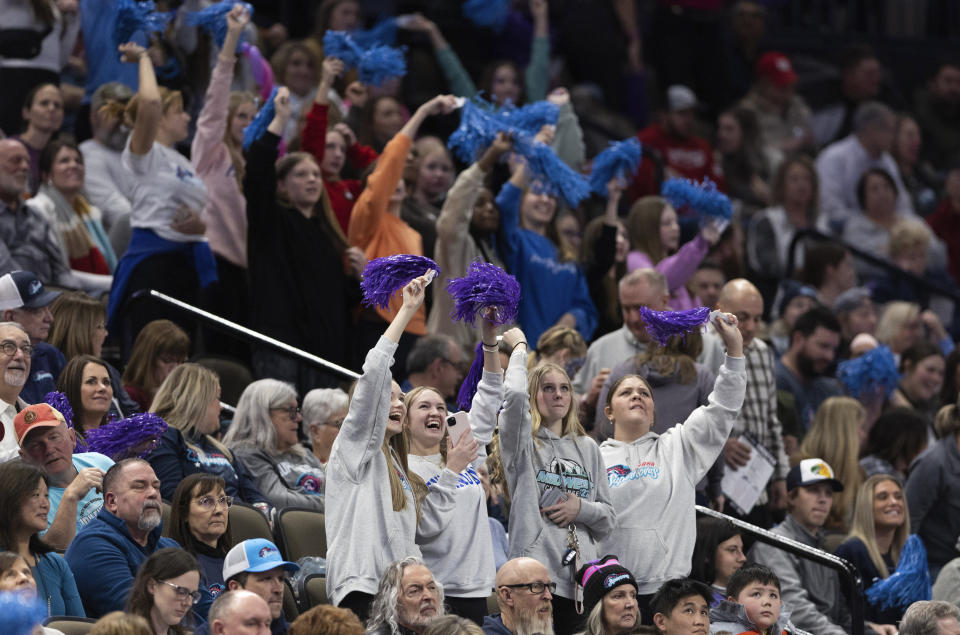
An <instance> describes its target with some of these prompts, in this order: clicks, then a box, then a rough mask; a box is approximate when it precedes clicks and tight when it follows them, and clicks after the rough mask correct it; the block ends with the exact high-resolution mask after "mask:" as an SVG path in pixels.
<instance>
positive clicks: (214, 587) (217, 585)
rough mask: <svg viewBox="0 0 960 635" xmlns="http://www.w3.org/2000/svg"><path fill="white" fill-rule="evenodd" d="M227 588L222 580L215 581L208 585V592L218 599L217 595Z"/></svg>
mask: <svg viewBox="0 0 960 635" xmlns="http://www.w3.org/2000/svg"><path fill="white" fill-rule="evenodd" d="M226 590H227V587H226V586H224V585H223V583H222V582H214V583H213V584H211V585H209V586H208V587H207V593H209V594H210V596H211V597H212V598H213V599H217V596H219V595H220V594H221V593H223V592H224V591H226Z"/></svg>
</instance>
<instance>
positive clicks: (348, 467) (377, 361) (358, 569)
mask: <svg viewBox="0 0 960 635" xmlns="http://www.w3.org/2000/svg"><path fill="white" fill-rule="evenodd" d="M396 349H397V344H396V343H395V342H393V341H391V340H389V339H387V338H385V337H381V338H380V341H379V342H377V345H376V346H375V347H374V348H372V349H370V352H369V353H367V359H366V360H365V361H364V363H363V375H362V376H361V377H360V379H359V380H358V381H357V386H356V389H355V390H354V392H353V398H352V399H351V400H350V409H349V410H348V411H347V417H346V419H344V421H343V425H342V426H341V427H340V434H338V435H337V439H336V440H335V441H334V442H333V447H332V448H331V450H330V460H329V461H328V462H327V467H326V475H327V482H326V492H325V494H324V497H325V501H326V529H327V595H328V596H329V598H330V601H331V603H333V604H334V605H336V604H339V603H340V600H342V599H343V598H344V597H345V596H346V595H347V594H349V593H351V592H353V591H361V592H363V593H369V594H371V595H373V594H375V593H376V592H377V585H378V584H379V582H380V576H381V574H382V573H383V572H384V571H385V570H386V568H387V566H388V565H389V564H390V563H391V562H393V561H394V560H400V559H402V558H405V557H407V556H417V557H420V548H419V547H417V545H416V543H415V542H414V541H415V538H416V536H417V535H418V534H419V533H420V532H422V533H423V534H424V535H425V536H430V535H435V534H436V533H437V532H438V531H439V529H438V527H437V526H436V525H435V524H432V523H431V522H430V521H429V520H428V518H430V519H435V518H437V517H440V516H442V513H441V512H443V511H446V512H448V513H452V512H453V509H454V504H455V497H454V490H455V488H456V485H457V475H456V474H454V473H453V472H451V471H450V470H446V469H445V470H443V472H442V474H441V475H440V478H439V480H438V481H437V483H436V484H435V485H434V486H433V487H431V488H430V494H429V495H428V496H427V497H426V499H424V501H423V506H424V509H423V518H424V522H422V523H421V525H420V526H419V527H418V526H417V508H416V501H415V499H414V494H413V490H412V488H411V487H410V484H409V482H408V481H407V478H406V476H405V475H404V473H403V468H402V467H401V465H400V461H399V459H398V457H397V456H396V455H395V454H394V455H393V460H392V461H391V463H392V464H390V465H388V464H387V460H386V457H385V456H384V454H383V450H382V447H383V439H384V436H385V434H386V430H387V421H388V419H389V415H390V387H391V381H392V378H391V376H390V367H391V366H393V353H394V351H396ZM389 470H396V472H397V473H398V474H399V475H400V477H401V479H402V481H403V491H404V494H405V495H406V497H407V505H406V507H405V508H404V509H403V510H402V511H399V512H395V511H393V499H392V497H391V494H390V476H389Z"/></svg>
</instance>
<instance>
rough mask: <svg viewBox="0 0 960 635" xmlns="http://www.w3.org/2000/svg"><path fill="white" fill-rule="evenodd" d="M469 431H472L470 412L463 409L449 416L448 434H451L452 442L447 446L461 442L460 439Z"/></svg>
mask: <svg viewBox="0 0 960 635" xmlns="http://www.w3.org/2000/svg"><path fill="white" fill-rule="evenodd" d="M468 432H470V413H468V412H464V411H463V410H461V411H460V412H455V413H453V414H452V415H449V416H448V417H447V434H449V435H450V444H449V445H448V446H447V447H453V446H455V445H457V444H458V443H460V439H461V438H462V437H463V435H465V434H466V433H468Z"/></svg>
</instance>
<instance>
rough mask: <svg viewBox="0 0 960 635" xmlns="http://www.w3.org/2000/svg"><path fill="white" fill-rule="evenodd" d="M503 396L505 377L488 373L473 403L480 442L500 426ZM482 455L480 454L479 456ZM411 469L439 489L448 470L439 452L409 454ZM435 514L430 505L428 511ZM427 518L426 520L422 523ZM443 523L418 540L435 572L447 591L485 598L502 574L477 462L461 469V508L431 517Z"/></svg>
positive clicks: (458, 497)
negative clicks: (496, 560)
mask: <svg viewBox="0 0 960 635" xmlns="http://www.w3.org/2000/svg"><path fill="white" fill-rule="evenodd" d="M502 395H503V377H502V376H501V375H500V373H490V372H484V373H483V376H482V377H481V379H480V383H479V384H478V385H477V393H476V394H475V395H474V397H473V403H472V404H471V406H472V407H471V408H470V429H471V430H472V431H473V435H474V437H476V439H477V441H478V443H479V444H480V445H481V446H483V445H486V444H487V443H489V442H490V437H491V436H492V435H493V429H494V428H495V427H496V425H497V409H498V408H499V407H500V402H501V401H502ZM478 460H479V459H478ZM407 461H408V465H409V466H410V470H411V471H413V472H416V473H417V474H418V475H419V476H420V478H422V479H423V480H424V482H425V483H426V484H427V487H428V488H431V489H432V488H433V487H434V485H435V484H436V483H437V481H438V480H439V479H440V476H441V474H442V473H443V472H444V471H447V472H449V470H444V469H443V467H442V465H443V463H442V458H441V456H440V455H439V454H433V455H430V456H417V455H416V454H410V455H408V456H407ZM428 513H431V514H433V513H435V510H433V509H430V510H428V509H426V508H425V509H424V511H423V514H424V515H426V514H428ZM426 521H427V519H424V520H423V521H421V524H423V523H424V522H426ZM431 522H432V523H434V524H436V525H438V526H440V527H441V530H440V533H438V534H437V535H436V536H434V537H433V538H431V539H418V541H417V544H419V545H420V550H421V551H422V552H423V560H424V562H426V563H427V566H428V567H429V568H430V571H432V572H433V576H434V577H435V578H436V579H437V580H438V581H439V582H440V583H441V584H442V585H443V591H444V593H445V594H446V595H448V596H452V597H459V598H485V597H487V596H488V595H490V590H491V589H492V588H493V578H494V575H496V570H495V568H494V557H493V539H492V538H491V536H490V522H489V520H488V519H487V497H486V494H485V493H484V491H483V484H482V483H481V482H480V477H479V476H478V475H477V471H476V470H475V469H474V466H473V465H468V466H467V469H465V470H464V471H463V472H461V473H460V478H459V480H458V482H457V487H456V507H455V513H453V514H447V513H443V512H441V513H440V514H439V517H438V518H436V519H432V520H431Z"/></svg>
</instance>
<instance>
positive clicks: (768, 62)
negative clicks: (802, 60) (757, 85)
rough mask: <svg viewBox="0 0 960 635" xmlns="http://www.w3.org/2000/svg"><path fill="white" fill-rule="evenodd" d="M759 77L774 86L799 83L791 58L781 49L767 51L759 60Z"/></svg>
mask: <svg viewBox="0 0 960 635" xmlns="http://www.w3.org/2000/svg"><path fill="white" fill-rule="evenodd" d="M756 74H757V78H763V79H765V80H767V81H768V82H770V83H771V84H773V85H774V86H780V87H781V88H782V87H784V86H792V85H793V84H796V83H797V73H796V71H794V70H793V64H791V63H790V58H789V57H787V56H786V55H784V54H783V53H780V52H779V51H767V52H766V53H764V54H763V55H761V56H760V59H758V60H757V67H756Z"/></svg>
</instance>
